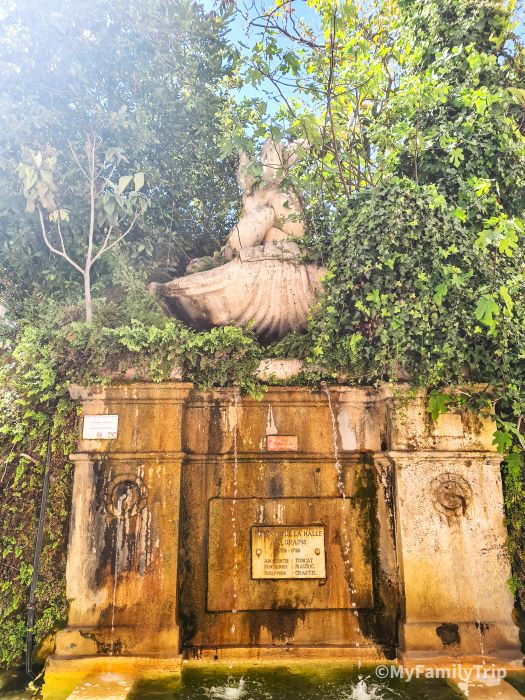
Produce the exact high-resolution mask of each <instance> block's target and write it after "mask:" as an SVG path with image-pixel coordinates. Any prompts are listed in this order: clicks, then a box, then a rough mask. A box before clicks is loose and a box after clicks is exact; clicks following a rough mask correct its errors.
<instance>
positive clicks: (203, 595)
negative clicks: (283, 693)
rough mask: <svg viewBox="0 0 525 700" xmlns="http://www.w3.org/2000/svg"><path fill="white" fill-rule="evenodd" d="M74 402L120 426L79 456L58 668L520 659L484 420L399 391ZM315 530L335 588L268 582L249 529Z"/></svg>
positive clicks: (128, 391) (119, 396)
mask: <svg viewBox="0 0 525 700" xmlns="http://www.w3.org/2000/svg"><path fill="white" fill-rule="evenodd" d="M75 391H76V393H75V396H77V397H79V398H80V400H81V402H82V407H83V411H84V414H85V415H104V414H106V415H118V416H119V423H118V435H117V437H116V438H115V439H112V440H110V439H99V440H97V439H95V440H91V439H83V440H80V441H79V445H78V450H79V452H78V454H76V455H75V456H74V461H75V477H74V489H73V503H72V519H71V533H70V545H69V555H68V569H67V594H68V597H69V598H70V600H71V606H70V611H69V621H68V626H67V628H66V629H64V630H62V631H61V632H59V634H58V637H57V647H56V654H55V656H54V660H53V664H55V667H56V664H57V663H58V662H60V663H66V662H67V661H68V660H72V659H75V664H76V663H78V659H84V660H86V663H87V662H88V661H89V659H99V660H100V659H103V658H112V659H116V658H119V659H133V658H149V659H151V658H155V659H170V660H173V663H176V662H175V660H176V659H177V658H179V654H180V653H182V652H183V651H184V652H185V653H186V654H187V655H190V656H192V655H194V656H195V657H196V658H200V655H205V654H209V655H211V657H217V658H222V657H223V656H225V655H230V656H232V655H233V656H235V654H237V655H240V656H242V657H244V658H253V657H256V658H259V657H261V656H262V655H265V656H267V657H269V658H274V657H275V658H284V657H285V656H286V658H294V657H295V655H301V654H303V655H306V656H308V655H310V656H311V655H312V654H323V655H324V656H325V657H327V656H328V657H329V656H330V655H331V656H332V657H341V656H343V657H344V658H358V659H366V658H368V659H370V658H380V657H382V656H383V655H385V654H390V655H394V654H397V655H398V657H400V658H401V659H402V660H403V662H404V663H405V662H406V663H408V662H415V661H417V660H418V659H424V660H425V661H426V662H430V663H431V662H432V660H434V661H435V662H436V663H437V662H441V660H442V659H443V658H445V659H448V660H449V661H450V660H451V659H452V660H458V659H459V660H461V659H470V660H476V662H477V661H479V660H480V659H481V658H484V659H485V660H486V661H487V663H490V662H492V660H497V662H498V663H509V662H510V661H512V660H516V659H519V658H520V651H519V641H518V631H517V628H516V627H515V625H514V623H513V619H512V608H513V601H512V596H511V594H510V592H509V590H508V589H507V584H506V582H507V580H508V578H509V576H510V567H509V563H508V559H507V555H506V551H505V528H504V519H503V517H504V514H503V496H502V487H501V477H500V467H499V456H498V455H497V454H496V453H495V451H494V446H493V445H492V432H493V424H492V423H491V421H490V419H488V418H487V417H484V416H481V415H474V414H472V413H469V412H468V411H466V412H463V413H461V414H450V415H448V414H445V415H442V416H440V417H439V419H438V420H437V421H436V422H432V421H431V420H430V418H429V415H428V413H427V412H426V410H425V406H426V403H425V395H424V393H423V392H421V393H418V394H414V392H412V393H410V392H408V391H407V392H406V394H404V393H403V387H401V386H397V387H395V388H392V387H390V386H383V387H377V388H374V387H344V386H339V387H330V388H328V387H326V388H325V389H324V390H321V391H316V390H313V389H309V388H305V387H273V388H270V389H269V390H268V391H267V392H266V393H265V394H264V397H263V398H262V399H261V400H256V399H251V398H247V397H239V396H238V394H237V393H236V392H235V390H232V389H223V390H213V391H207V392H203V391H197V390H196V389H195V388H194V387H193V386H192V385H191V384H184V383H182V382H166V383H163V384H158V385H155V384H146V383H145V384H140V383H137V384H128V385H113V386H111V385H110V386H105V387H96V388H93V389H81V388H79V387H76V389H75ZM327 392H328V393H329V395H330V402H328V396H327ZM80 427H81V426H80ZM80 434H82V431H81V430H80ZM269 438H272V440H271V444H272V445H274V446H275V445H276V446H277V447H279V449H277V450H269V449H268V445H269V444H270V441H269ZM284 438H287V439H284ZM291 438H294V440H293V449H290V447H291V446H292V440H291ZM316 525H318V526H320V527H322V528H323V530H324V535H325V555H326V578H325V579H319V580H315V581H314V580H304V579H292V580H264V579H254V578H253V576H252V569H251V564H252V556H253V553H252V551H251V547H252V529H253V528H254V527H275V526H286V527H290V528H295V527H298V528H299V527H314V526H316ZM303 658H304V656H303ZM429 660H430V661H429Z"/></svg>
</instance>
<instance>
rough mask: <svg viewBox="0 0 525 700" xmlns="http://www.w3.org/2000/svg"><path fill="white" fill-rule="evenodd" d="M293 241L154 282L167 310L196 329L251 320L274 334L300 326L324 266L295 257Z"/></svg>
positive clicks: (265, 333) (267, 333)
mask: <svg viewBox="0 0 525 700" xmlns="http://www.w3.org/2000/svg"><path fill="white" fill-rule="evenodd" d="M299 256H300V250H299V247H298V245H297V244H296V243H294V242H290V241H283V242H278V243H266V244H264V245H260V246H256V247H254V248H244V249H243V250H241V253H240V256H239V257H238V258H235V259H234V260H232V261H231V262H228V263H226V264H225V265H221V266H220V267H216V268H214V269H212V270H206V271H204V272H195V273H193V274H190V275H186V276H185V277H178V278H176V279H174V280H172V281H171V282H166V283H165V284H154V285H152V291H154V292H155V293H156V294H157V295H158V296H160V297H163V298H164V299H165V301H166V303H167V306H168V308H169V309H170V311H171V313H172V314H173V315H174V316H176V317H177V318H180V319H181V320H182V321H185V322H186V323H188V324H189V325H191V326H193V327H194V328H197V329H199V330H202V329H206V328H210V327H212V326H229V325H235V326H246V325H247V324H248V323H250V322H251V323H252V327H253V329H254V332H255V333H256V334H257V335H258V336H260V337H261V338H265V339H268V340H276V339H280V338H282V337H283V336H285V335H286V334H287V333H288V332H290V331H293V330H298V329H300V328H301V327H303V326H304V324H305V322H306V318H307V315H308V311H309V309H310V307H311V305H312V303H313V301H314V299H315V297H316V294H317V293H318V292H319V290H320V288H321V278H322V277H323V275H324V274H325V272H326V270H325V269H324V268H322V267H318V266H317V265H306V264H302V263H300V262H299Z"/></svg>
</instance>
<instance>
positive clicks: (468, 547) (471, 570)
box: [459, 517, 486, 666]
mask: <svg viewBox="0 0 525 700" xmlns="http://www.w3.org/2000/svg"><path fill="white" fill-rule="evenodd" d="M467 525H468V522H467V519H466V518H465V517H461V518H460V519H459V533H460V535H461V550H462V556H463V560H464V561H466V562H467V567H466V568H467V569H468V580H469V584H470V594H471V596H472V600H473V601H474V610H475V611H476V627H477V630H478V637H479V651H480V654H481V664H482V666H485V665H486V659H485V642H484V640H483V632H484V630H483V623H482V622H481V611H480V608H479V584H478V581H479V580H483V579H482V578H481V579H480V577H479V576H478V575H477V573H478V572H477V571H476V569H477V566H476V562H475V561H474V557H472V536H471V535H470V534H469V533H468V532H465V528H466V527H467Z"/></svg>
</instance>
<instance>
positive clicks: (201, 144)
mask: <svg viewBox="0 0 525 700" xmlns="http://www.w3.org/2000/svg"><path fill="white" fill-rule="evenodd" d="M226 30H227V16H224V15H223V16H221V15H219V14H213V13H212V14H210V13H205V12H204V11H203V10H202V8H201V7H200V6H199V5H198V4H197V3H195V2H193V1H192V0H182V1H181V2H176V3H164V2H160V1H159V0H146V1H145V2H143V3H139V4H137V3H135V4H130V3H128V2H124V1H123V0H116V1H115V2H107V0H94V2H89V3H86V2H83V1H82V0H65V1H64V0H51V1H50V2H45V3H44V2H40V1H39V2H36V3H35V2H33V1H32V0H17V2H16V3H9V4H8V5H7V6H6V7H5V8H4V9H3V10H2V16H1V17H0V71H1V78H2V92H1V95H0V134H1V136H0V230H1V240H0V269H2V270H3V272H2V277H1V283H2V287H1V288H0V291H1V292H2V295H3V297H4V298H5V299H6V300H7V306H8V307H9V309H10V310H12V311H13V313H15V314H20V313H25V312H23V311H22V309H24V308H27V301H28V296H29V297H30V298H31V299H34V298H35V297H37V296H38V295H39V294H43V296H45V297H46V298H49V297H54V298H56V299H57V300H58V299H60V300H62V302H65V303H68V304H71V303H72V302H73V301H76V299H77V298H78V297H79V296H81V294H82V284H81V282H82V280H81V279H80V280H79V279H77V272H76V271H75V270H74V269H68V266H67V264H66V262H65V261H64V260H63V259H62V260H58V259H57V258H56V257H55V256H54V255H52V254H51V255H50V254H49V251H48V250H47V249H46V247H45V245H44V242H43V241H42V237H41V232H40V222H39V221H38V216H37V215H36V214H35V215H33V216H31V215H28V214H26V213H25V212H24V209H25V200H24V197H23V196H22V191H21V187H20V184H19V182H18V179H17V177H16V174H15V168H16V166H17V164H18V163H19V162H20V160H21V158H22V156H23V153H22V149H23V148H24V147H25V148H28V149H31V150H32V151H34V152H35V153H38V152H41V153H42V152H44V150H45V149H46V148H52V149H54V150H55V151H56V155H57V163H58V165H57V167H59V168H60V171H61V177H62V187H61V194H62V197H63V199H64V200H66V201H67V202H68V205H69V215H70V220H71V221H73V220H74V219H79V218H80V216H75V215H76V214H79V215H81V214H82V210H83V207H84V205H83V203H82V200H81V198H78V196H77V194H76V192H75V190H76V189H77V188H78V187H79V183H80V182H81V181H82V176H81V174H79V168H78V163H77V159H78V158H79V157H80V156H81V155H82V154H83V153H84V148H85V143H86V141H87V140H93V139H96V140H97V142H99V143H100V149H101V152H102V153H103V154H105V156H106V158H107V160H108V161H109V162H111V164H112V165H114V164H115V162H116V161H117V160H118V163H116V167H115V168H114V170H113V176H114V178H116V180H117V182H118V181H119V178H120V177H129V176H130V175H133V174H135V173H140V172H142V173H144V174H145V183H144V187H143V188H142V189H141V192H142V193H143V194H144V195H145V196H146V197H147V198H148V199H149V200H150V202H151V205H150V207H149V210H148V212H147V215H146V216H144V217H142V219H141V222H140V225H138V226H136V227H135V230H134V232H133V233H132V235H131V236H130V245H129V246H128V248H127V253H126V254H127V256H128V259H129V260H130V265H132V266H133V267H135V268H136V269H146V270H148V273H149V274H150V275H155V274H156V275H157V276H159V277H160V278H163V277H169V276H171V275H172V273H173V272H174V270H176V269H177V267H178V264H179V262H180V261H181V260H183V261H184V260H187V259H188V256H189V257H191V256H192V255H193V254H195V251H198V252H201V251H204V252H208V251H211V250H213V249H215V248H216V247H217V243H218V241H220V240H221V236H222V235H224V234H226V233H227V231H228V230H229V228H230V224H231V222H230V219H231V216H232V214H233V212H234V209H235V204H236V200H237V197H238V195H237V186H236V183H235V179H234V177H233V163H232V162H222V161H220V159H219V154H220V140H221V138H222V126H221V125H222V120H223V114H225V113H226V112H227V111H228V102H229V97H228V95H227V94H226V92H225V90H224V81H225V79H226V78H227V76H228V75H229V74H230V73H231V70H232V64H233V61H234V59H235V54H234V52H233V51H232V50H231V49H230V48H229V46H228V44H227V42H226V41H225V38H224V35H225V32H226ZM75 154H76V157H75ZM105 174H107V172H106V173H105ZM77 202H78V210H77V204H76V203H77ZM67 238H68V240H66V245H67V248H68V250H69V251H70V253H71V257H72V258H73V259H75V260H77V261H78V260H79V259H82V250H83V248H84V245H85V232H84V231H81V230H80V229H78V228H77V229H75V230H70V231H69V232H68V236H67ZM28 271H30V274H28ZM79 282H80V284H79ZM113 283H114V278H113V275H112V258H111V256H109V257H108V258H106V262H105V263H103V264H102V265H101V266H99V268H98V273H97V274H96V275H95V292H96V295H97V296H98V297H102V296H103V295H104V293H105V291H106V290H107V289H108V287H109V286H110V285H111V284H113ZM20 307H21V308H20Z"/></svg>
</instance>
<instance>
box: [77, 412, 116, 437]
mask: <svg viewBox="0 0 525 700" xmlns="http://www.w3.org/2000/svg"><path fill="white" fill-rule="evenodd" d="M117 433H118V416H106V415H101V416H84V425H83V427H82V439H83V440H114V439H115V438H116V437H117Z"/></svg>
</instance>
